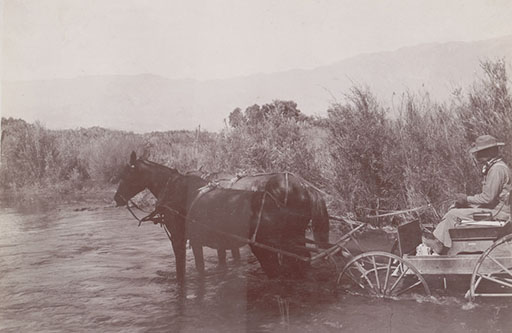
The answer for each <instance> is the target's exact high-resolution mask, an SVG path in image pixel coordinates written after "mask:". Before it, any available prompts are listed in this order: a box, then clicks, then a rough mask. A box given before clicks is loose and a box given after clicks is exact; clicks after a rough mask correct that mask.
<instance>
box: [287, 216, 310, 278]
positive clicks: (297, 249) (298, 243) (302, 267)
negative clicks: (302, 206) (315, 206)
mask: <svg viewBox="0 0 512 333" xmlns="http://www.w3.org/2000/svg"><path fill="white" fill-rule="evenodd" d="M308 222H309V221H297V220H296V221H295V223H297V225H299V226H301V225H303V226H304V228H300V229H299V230H297V226H294V225H292V224H289V225H288V227H287V230H289V231H290V232H289V233H287V234H285V235H283V239H282V241H281V244H283V249H284V250H287V251H289V252H292V253H295V254H297V255H299V256H302V257H305V258H308V257H309V256H310V254H309V251H308V250H306V238H305V228H306V226H307V224H308ZM283 266H284V267H283V269H284V271H285V274H287V275H288V276H290V277H301V276H303V275H304V273H305V272H306V270H307V268H308V267H309V266H310V262H309V261H304V260H300V259H296V258H291V257H287V256H284V257H283Z"/></svg>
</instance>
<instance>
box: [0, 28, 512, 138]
mask: <svg viewBox="0 0 512 333" xmlns="http://www.w3.org/2000/svg"><path fill="white" fill-rule="evenodd" d="M498 58H505V59H506V61H507V64H510V61H511V59H512V35H511V36H507V37H503V38H498V39H492V40H485V41H478V42H450V43H442V44H425V45H418V46H412V47H406V48H401V49H398V50H396V51H392V52H381V53H372V54H362V55H359V56H356V57H353V58H349V59H345V60H342V61H340V62H337V63H334V64H332V65H329V66H323V67H318V68H315V69H311V70H299V69H297V70H290V71H286V72H279V73H272V74H257V75H250V76H245V77H237V78H232V79H224V80H210V81H197V80H172V79H168V78H165V77H162V76H158V75H152V74H142V75H114V76H87V77H78V78H74V79H49V80H39V81H3V82H2V109H1V113H2V116H3V117H16V118H22V119H25V120H27V121H30V122H33V121H35V120H39V121H41V122H42V123H43V124H44V125H46V126H47V127H49V128H77V127H90V126H102V127H106V128H112V129H123V130H130V131H135V132H148V131H164V130H177V129H194V128H197V126H198V125H201V128H205V129H207V130H219V129H220V128H222V127H223V126H224V119H226V118H227V117H228V115H229V113H230V112H231V111H232V110H233V109H235V108H236V107H240V108H242V109H245V108H246V107H247V106H249V105H253V104H260V105H262V104H265V103H270V102H272V100H274V99H281V100H293V101H295V102H297V104H298V108H299V109H300V110H301V111H302V112H304V113H305V114H308V115H313V114H314V115H325V114H326V110H327V109H328V107H329V105H331V103H332V102H335V101H343V98H344V94H345V93H347V92H348V91H349V89H350V87H352V86H353V85H366V86H368V87H369V88H370V89H371V91H372V92H374V94H375V95H376V96H377V98H378V99H379V100H380V101H381V102H382V103H383V104H384V105H391V104H390V103H392V102H399V101H400V96H401V95H402V94H403V93H405V92H412V93H416V92H428V93H429V94H430V96H431V97H432V98H433V99H434V100H437V101H443V100H445V99H447V98H448V97H449V96H450V94H451V93H452V91H453V90H454V89H456V88H463V89H465V88H467V87H468V86H469V85H470V84H471V83H472V82H474V81H475V80H476V79H477V78H478V76H481V75H482V72H481V70H480V67H479V61H480V60H486V59H490V60H496V59H498Z"/></svg>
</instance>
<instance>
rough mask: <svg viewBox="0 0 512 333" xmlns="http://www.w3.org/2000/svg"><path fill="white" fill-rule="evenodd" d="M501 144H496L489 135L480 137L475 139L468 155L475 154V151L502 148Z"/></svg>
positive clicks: (502, 144) (496, 141)
mask: <svg viewBox="0 0 512 333" xmlns="http://www.w3.org/2000/svg"><path fill="white" fill-rule="evenodd" d="M504 145H505V144H504V143H503V142H498V140H496V138H495V137H493V136H491V135H482V136H479V137H478V138H476V140H475V143H473V146H472V147H471V149H469V152H470V153H472V154H473V153H476V152H477V151H481V150H485V149H487V148H492V147H498V146H504Z"/></svg>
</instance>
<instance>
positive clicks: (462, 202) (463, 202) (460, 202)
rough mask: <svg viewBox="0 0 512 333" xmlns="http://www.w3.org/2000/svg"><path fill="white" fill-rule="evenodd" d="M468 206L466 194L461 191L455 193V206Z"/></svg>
mask: <svg viewBox="0 0 512 333" xmlns="http://www.w3.org/2000/svg"><path fill="white" fill-rule="evenodd" d="M467 206H468V196H467V195H465V194H462V193H458V194H456V195H455V207H456V208H463V207H467Z"/></svg>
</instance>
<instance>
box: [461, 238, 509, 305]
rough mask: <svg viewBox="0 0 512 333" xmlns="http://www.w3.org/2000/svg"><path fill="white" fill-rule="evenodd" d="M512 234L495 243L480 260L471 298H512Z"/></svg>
mask: <svg viewBox="0 0 512 333" xmlns="http://www.w3.org/2000/svg"><path fill="white" fill-rule="evenodd" d="M511 240H512V234H509V235H506V236H504V237H502V238H500V239H499V240H497V241H496V242H494V243H493V245H491V246H490V247H489V248H488V249H487V250H486V251H485V252H484V253H482V255H481V256H480V258H479V259H478V261H477V263H476V265H475V268H474V269H473V274H472V275H471V284H470V287H469V297H470V298H471V299H474V298H475V297H476V296H482V297H483V296H487V297H498V296H509V297H510V296H512V244H511Z"/></svg>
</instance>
